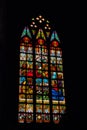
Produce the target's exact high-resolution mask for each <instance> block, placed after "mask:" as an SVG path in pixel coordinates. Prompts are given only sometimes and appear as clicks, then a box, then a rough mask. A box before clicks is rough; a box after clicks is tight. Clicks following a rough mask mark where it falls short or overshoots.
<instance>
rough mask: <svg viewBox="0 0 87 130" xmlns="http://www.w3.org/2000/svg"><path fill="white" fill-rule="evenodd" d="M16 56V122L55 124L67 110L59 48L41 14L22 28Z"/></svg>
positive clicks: (57, 41) (59, 44) (54, 33)
mask: <svg viewBox="0 0 87 130" xmlns="http://www.w3.org/2000/svg"><path fill="white" fill-rule="evenodd" d="M19 58H20V61H19V100H18V101H19V102H18V122H19V123H32V122H36V123H50V122H53V123H55V124H58V123H59V121H60V118H61V117H62V114H64V113H65V109H66V102H65V86H64V72H63V57H62V48H61V42H60V39H59V36H58V34H57V32H56V31H55V30H52V29H51V26H50V22H49V21H48V20H45V19H44V18H43V17H42V16H41V15H39V16H38V17H36V18H32V20H31V24H30V26H29V27H28V26H26V27H24V30H23V32H22V34H21V39H20V55H19Z"/></svg>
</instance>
